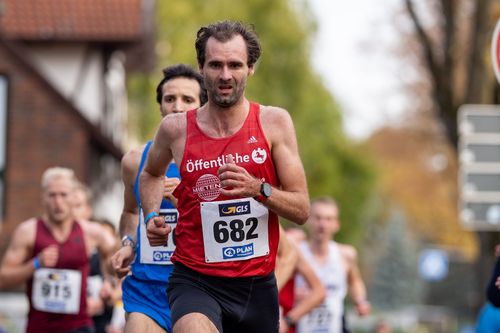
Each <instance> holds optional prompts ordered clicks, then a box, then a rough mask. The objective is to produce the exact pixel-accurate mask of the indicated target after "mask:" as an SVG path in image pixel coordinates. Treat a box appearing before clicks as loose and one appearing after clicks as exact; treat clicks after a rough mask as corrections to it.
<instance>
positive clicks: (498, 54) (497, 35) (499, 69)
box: [491, 19, 500, 83]
mask: <svg viewBox="0 0 500 333" xmlns="http://www.w3.org/2000/svg"><path fill="white" fill-rule="evenodd" d="M491 60H492V61H491V62H492V63H493V70H494V71H495V75H496V77H497V80H498V83H500V19H498V22H497V25H496V27H495V31H494V32H493V39H492V41H491Z"/></svg>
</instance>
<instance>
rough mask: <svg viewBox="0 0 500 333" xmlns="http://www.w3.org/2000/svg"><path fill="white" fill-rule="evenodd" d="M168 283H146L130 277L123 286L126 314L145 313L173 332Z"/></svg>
mask: <svg viewBox="0 0 500 333" xmlns="http://www.w3.org/2000/svg"><path fill="white" fill-rule="evenodd" d="M167 285H168V284H167V283H166V282H155V281H144V280H139V279H137V278H135V277H134V276H133V275H129V276H127V277H126V278H125V280H124V281H123V284H122V293H123V295H122V299H123V307H124V308H125V312H127V313H131V312H139V313H143V314H145V315H146V316H148V317H149V318H151V319H153V320H154V321H155V322H156V323H157V324H158V325H160V326H161V327H162V328H163V329H164V330H166V331H167V332H172V320H171V319H172V318H171V316H170V308H169V306H168V300H167V292H166V289H167Z"/></svg>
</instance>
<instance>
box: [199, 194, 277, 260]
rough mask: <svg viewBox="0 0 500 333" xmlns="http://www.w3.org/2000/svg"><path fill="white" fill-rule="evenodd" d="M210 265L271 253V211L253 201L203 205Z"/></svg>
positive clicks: (204, 239) (202, 221) (206, 257)
mask: <svg viewBox="0 0 500 333" xmlns="http://www.w3.org/2000/svg"><path fill="white" fill-rule="evenodd" d="M200 206H201V223H202V228H203V244H204V249H205V261H206V262H225V261H236V260H247V259H252V258H256V257H261V256H265V255H268V254H269V241H268V240H269V235H268V222H269V211H268V209H267V208H266V207H265V206H264V205H262V204H261V203H259V202H257V201H255V200H254V199H253V198H244V199H234V200H226V201H215V202H202V203H201V204H200Z"/></svg>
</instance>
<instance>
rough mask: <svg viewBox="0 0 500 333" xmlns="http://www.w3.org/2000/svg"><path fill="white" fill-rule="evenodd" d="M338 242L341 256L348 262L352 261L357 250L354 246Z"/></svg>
mask: <svg viewBox="0 0 500 333" xmlns="http://www.w3.org/2000/svg"><path fill="white" fill-rule="evenodd" d="M337 244H338V247H339V250H340V253H341V254H342V256H343V257H344V258H345V259H346V260H348V261H349V262H353V261H356V260H357V258H358V251H357V250H356V248H355V247H354V246H352V245H349V244H339V243H337Z"/></svg>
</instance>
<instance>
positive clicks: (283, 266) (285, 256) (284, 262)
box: [274, 225, 299, 291]
mask: <svg viewBox="0 0 500 333" xmlns="http://www.w3.org/2000/svg"><path fill="white" fill-rule="evenodd" d="M298 259H299V257H298V251H297V249H296V247H295V246H293V244H292V243H291V242H290V240H288V238H287V236H286V234H285V230H284V229H283V227H282V226H281V225H280V242H279V244H278V256H277V257H276V268H275V271H274V273H275V275H276V284H277V285H278V291H279V290H281V288H283V286H284V285H285V284H286V283H287V281H288V280H289V279H290V278H291V277H292V276H293V274H294V272H295V267H296V265H297V260H298Z"/></svg>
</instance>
